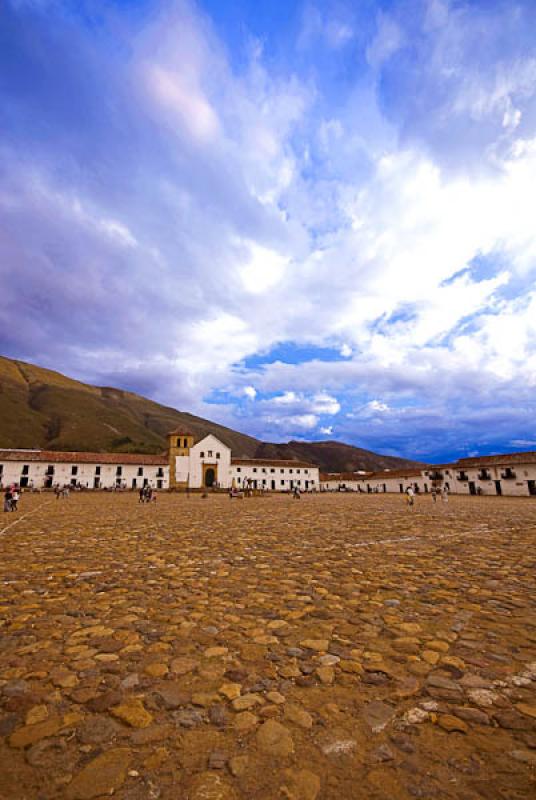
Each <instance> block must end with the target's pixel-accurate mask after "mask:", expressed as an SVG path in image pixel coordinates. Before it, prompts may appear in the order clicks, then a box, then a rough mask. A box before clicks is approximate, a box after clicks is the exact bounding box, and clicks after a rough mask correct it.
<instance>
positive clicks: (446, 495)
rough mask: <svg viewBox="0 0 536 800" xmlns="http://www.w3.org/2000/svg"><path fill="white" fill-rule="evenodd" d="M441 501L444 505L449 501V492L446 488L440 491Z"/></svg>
mask: <svg viewBox="0 0 536 800" xmlns="http://www.w3.org/2000/svg"><path fill="white" fill-rule="evenodd" d="M441 499H442V500H443V502H444V503H448V501H449V490H448V489H447V487H446V486H443V489H442V490H441Z"/></svg>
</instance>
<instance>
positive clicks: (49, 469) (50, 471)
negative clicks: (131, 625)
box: [47, 464, 54, 475]
mask: <svg viewBox="0 0 536 800" xmlns="http://www.w3.org/2000/svg"><path fill="white" fill-rule="evenodd" d="M47 475H54V465H53V464H49V465H48V467H47Z"/></svg>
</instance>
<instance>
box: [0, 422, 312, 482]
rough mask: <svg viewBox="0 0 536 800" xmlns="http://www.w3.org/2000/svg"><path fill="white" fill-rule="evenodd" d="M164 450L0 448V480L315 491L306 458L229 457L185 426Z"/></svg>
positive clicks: (211, 440)
mask: <svg viewBox="0 0 536 800" xmlns="http://www.w3.org/2000/svg"><path fill="white" fill-rule="evenodd" d="M168 443H169V447H168V452H167V453H166V454H163V455H160V456H155V455H143V454H138V453H82V452H68V453H66V452H58V451H54V450H38V449H36V450H14V449H12V450H7V449H4V450H0V486H3V487H7V486H10V485H12V484H17V485H18V486H20V487H21V488H23V489H25V488H28V489H51V488H53V487H56V486H61V487H63V486H71V487H79V488H82V489H140V488H142V487H144V486H151V487H152V488H154V489H170V488H171V489H179V490H180V489H182V490H186V489H194V490H195V489H208V488H220V489H231V488H233V487H235V488H237V489H241V488H246V487H247V488H251V489H258V490H260V489H262V490H265V491H277V492H285V491H292V490H293V489H295V488H296V487H297V488H298V489H300V491H303V492H308V491H318V490H319V488H320V473H319V469H318V467H317V466H316V465H314V464H309V463H307V462H305V461H291V460H280V459H252V458H233V457H232V454H231V449H230V448H229V447H228V446H227V445H226V444H224V443H223V442H222V441H220V439H218V438H217V437H216V436H213V435H212V434H209V435H208V436H204V437H203V438H202V439H200V440H197V441H196V439H195V437H194V436H193V435H192V434H191V433H189V432H188V431H182V430H180V431H173V432H172V433H170V434H169V436H168Z"/></svg>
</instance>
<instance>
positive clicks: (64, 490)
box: [54, 484, 71, 500]
mask: <svg viewBox="0 0 536 800" xmlns="http://www.w3.org/2000/svg"><path fill="white" fill-rule="evenodd" d="M70 492H71V489H70V487H69V486H60V485H59V484H58V485H57V486H55V487H54V494H55V495H56V500H59V499H60V497H61V499H62V500H67V499H68V498H69V494H70Z"/></svg>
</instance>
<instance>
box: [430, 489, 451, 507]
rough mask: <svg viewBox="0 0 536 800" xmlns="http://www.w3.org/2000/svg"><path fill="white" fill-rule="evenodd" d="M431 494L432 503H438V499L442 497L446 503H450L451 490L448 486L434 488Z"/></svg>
mask: <svg viewBox="0 0 536 800" xmlns="http://www.w3.org/2000/svg"><path fill="white" fill-rule="evenodd" d="M430 494H431V495H432V501H433V502H434V503H437V498H438V497H440V498H441V500H442V501H443V502H444V503H448V501H449V490H448V489H447V487H446V486H443V487H441V486H438V487H436V486H432V488H431V489H430Z"/></svg>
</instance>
